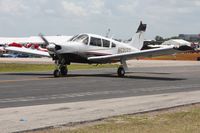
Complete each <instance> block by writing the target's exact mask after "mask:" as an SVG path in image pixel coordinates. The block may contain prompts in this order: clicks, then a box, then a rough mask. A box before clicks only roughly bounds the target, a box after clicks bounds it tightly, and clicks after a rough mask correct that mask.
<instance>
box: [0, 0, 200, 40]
mask: <svg viewBox="0 0 200 133" xmlns="http://www.w3.org/2000/svg"><path fill="white" fill-rule="evenodd" d="M199 15H200V0H0V36H19V37H20V36H31V35H38V33H40V32H41V33H43V34H45V35H58V34H59V35H60V34H62V35H74V34H78V33H95V34H101V35H105V34H106V31H107V29H108V28H110V29H111V34H112V36H114V37H115V38H122V39H127V38H130V37H132V35H134V33H135V31H136V29H137V27H138V25H139V22H140V20H142V21H143V22H144V23H147V24H148V27H147V33H146V39H152V38H154V37H155V36H156V35H161V36H163V37H171V36H176V35H178V34H179V33H200V16H199Z"/></svg>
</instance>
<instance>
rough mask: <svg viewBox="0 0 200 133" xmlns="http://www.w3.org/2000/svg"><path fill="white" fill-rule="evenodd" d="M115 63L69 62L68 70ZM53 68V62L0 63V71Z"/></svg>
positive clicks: (111, 66)
mask: <svg viewBox="0 0 200 133" xmlns="http://www.w3.org/2000/svg"><path fill="white" fill-rule="evenodd" d="M117 66H118V65H117V64H103V65H88V64H71V65H69V66H68V69H69V70H81V69H98V68H115V67H117ZM54 69H55V65H54V64H20V63H19V64H18V63H0V73H1V72H35V71H52V70H54Z"/></svg>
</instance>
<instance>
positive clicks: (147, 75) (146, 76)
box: [0, 72, 187, 81]
mask: <svg viewBox="0 0 200 133" xmlns="http://www.w3.org/2000/svg"><path fill="white" fill-rule="evenodd" d="M130 74H131V75H130ZM134 74H137V75H134ZM169 74H170V73H155V72H132V73H127V75H125V76H124V77H118V76H117V74H116V73H104V74H99V73H98V74H85V73H84V74H69V75H68V76H65V77H59V78H70V77H77V78H78V77H88V78H89V77H104V78H121V79H123V78H124V79H143V80H163V81H176V80H187V79H185V78H175V77H166V76H164V75H169ZM0 75H13V76H28V77H30V76H34V77H36V78H54V77H53V75H52V74H51V73H31V72H29V73H3V74H0ZM158 75H159V76H158ZM162 75H163V76H162ZM59 78H56V79H59Z"/></svg>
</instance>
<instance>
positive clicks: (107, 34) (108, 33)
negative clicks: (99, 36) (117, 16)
mask: <svg viewBox="0 0 200 133" xmlns="http://www.w3.org/2000/svg"><path fill="white" fill-rule="evenodd" d="M110 31H111V30H110V28H109V29H108V31H107V32H106V37H107V38H108V37H109V35H110Z"/></svg>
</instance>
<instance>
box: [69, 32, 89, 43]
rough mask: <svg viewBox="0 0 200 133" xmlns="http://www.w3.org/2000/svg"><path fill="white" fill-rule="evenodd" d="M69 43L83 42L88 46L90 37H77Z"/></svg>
mask: <svg viewBox="0 0 200 133" xmlns="http://www.w3.org/2000/svg"><path fill="white" fill-rule="evenodd" d="M69 41H72V42H82V43H84V44H86V45H87V44H88V41H89V36H88V35H86V34H81V35H75V36H74V37H72V38H71V39H70V40H69Z"/></svg>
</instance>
